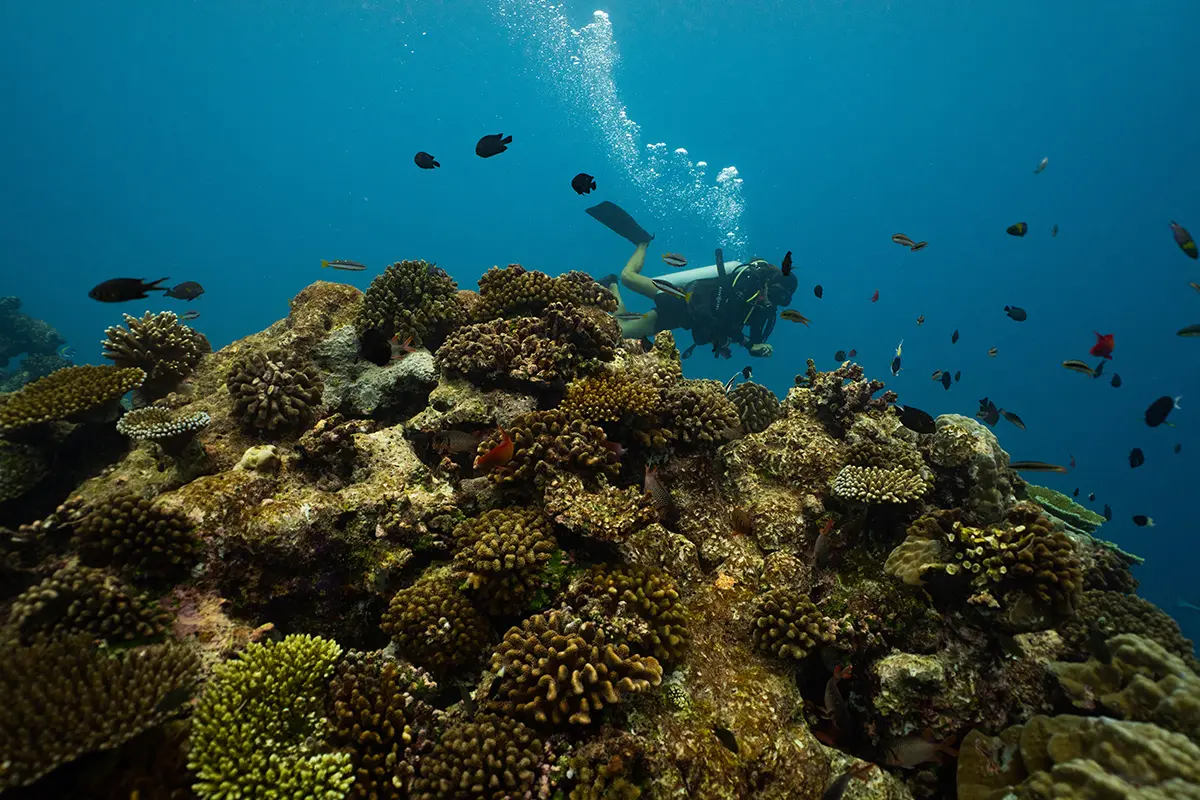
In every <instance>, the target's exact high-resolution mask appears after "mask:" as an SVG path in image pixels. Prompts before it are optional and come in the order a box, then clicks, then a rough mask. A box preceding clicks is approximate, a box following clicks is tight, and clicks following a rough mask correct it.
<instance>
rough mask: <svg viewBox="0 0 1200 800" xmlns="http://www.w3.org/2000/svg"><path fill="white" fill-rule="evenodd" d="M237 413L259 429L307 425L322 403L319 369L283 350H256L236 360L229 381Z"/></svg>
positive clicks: (230, 392)
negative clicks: (265, 351) (286, 353)
mask: <svg viewBox="0 0 1200 800" xmlns="http://www.w3.org/2000/svg"><path fill="white" fill-rule="evenodd" d="M225 385H226V386H227V387H229V394H230V396H231V397H232V398H233V406H234V413H235V414H237V415H238V416H239V417H241V420H242V422H243V423H244V424H245V425H246V426H247V427H251V428H257V429H258V430H265V431H275V430H277V429H280V428H295V427H298V426H302V425H305V424H307V423H308V422H309V421H310V420H311V419H312V418H313V417H314V416H315V415H316V413H317V409H318V408H319V406H320V403H321V392H322V384H321V376H320V375H319V374H318V373H317V371H316V369H315V368H314V367H312V366H311V365H309V364H305V363H304V362H302V361H300V360H299V359H297V358H295V357H293V356H291V355H285V354H284V353H282V352H279V351H273V352H270V353H266V354H261V353H253V354H251V355H249V356H248V357H246V358H242V359H239V360H237V361H235V362H234V363H233V366H232V368H231V369H230V371H229V377H228V378H227V379H226V381H225Z"/></svg>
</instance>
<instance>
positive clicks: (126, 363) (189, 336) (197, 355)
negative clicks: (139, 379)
mask: <svg viewBox="0 0 1200 800" xmlns="http://www.w3.org/2000/svg"><path fill="white" fill-rule="evenodd" d="M123 316H124V317H125V325H126V327H121V326H119V325H114V326H113V327H111V328H107V329H106V330H105V331H104V334H105V336H106V338H105V339H104V341H102V342H101V345H102V346H103V347H104V357H105V358H107V359H110V360H111V361H112V362H113V364H115V365H116V366H118V367H138V368H140V369H141V370H143V371H144V372H145V373H146V382H145V383H144V384H142V387H141V394H142V395H143V396H145V397H148V398H150V399H156V398H159V397H161V396H163V395H164V394H166V393H167V392H170V391H171V390H172V389H174V388H175V387H176V386H178V385H179V383H180V381H182V380H183V379H185V378H187V377H188V376H189V375H191V374H192V371H193V370H194V369H195V368H196V364H198V363H199V362H200V359H201V358H202V357H203V356H204V355H205V354H206V353H210V352H212V346H211V345H210V344H209V343H208V339H207V338H206V337H205V336H204V334H202V333H200V332H199V331H196V330H193V329H192V328H189V327H188V326H187V325H183V324H181V323H180V322H179V318H178V317H177V316H175V313H174V312H172V311H163V312H160V313H158V314H151V313H150V312H149V311H147V312H146V313H145V314H143V315H142V317H141V318H140V319H139V318H137V317H133V316H130V315H129V314H124V315H123Z"/></svg>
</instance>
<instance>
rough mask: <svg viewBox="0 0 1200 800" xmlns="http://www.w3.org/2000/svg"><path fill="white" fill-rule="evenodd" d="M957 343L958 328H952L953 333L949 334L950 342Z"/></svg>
mask: <svg viewBox="0 0 1200 800" xmlns="http://www.w3.org/2000/svg"><path fill="white" fill-rule="evenodd" d="M957 343H958V328H955V329H954V333H952V334H950V344H957Z"/></svg>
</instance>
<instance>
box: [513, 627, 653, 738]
mask: <svg viewBox="0 0 1200 800" xmlns="http://www.w3.org/2000/svg"><path fill="white" fill-rule="evenodd" d="M492 670H493V671H495V672H497V674H498V675H500V676H501V677H498V678H496V680H497V681H498V684H497V686H496V687H495V689H494V690H493V696H494V699H493V700H492V701H491V703H492V706H493V707H495V708H497V709H498V710H501V711H503V712H504V713H506V714H511V715H514V716H519V717H523V718H525V719H528V720H529V721H531V722H534V723H537V724H552V725H567V724H570V725H590V724H591V723H593V722H596V721H598V715H599V713H600V712H601V711H602V710H603V709H604V708H605V707H606V706H612V705H616V704H618V703H620V702H621V701H622V699H623V698H624V697H625V696H627V695H631V694H637V693H639V692H644V691H647V690H648V689H650V688H651V687H653V686H658V685H659V684H660V683H662V667H661V666H660V665H659V663H658V661H657V660H655V659H654V658H652V657H642V656H639V655H635V654H633V653H632V652H631V651H630V649H629V647H628V646H627V645H624V644H618V645H614V644H612V643H610V642H609V641H608V637H607V636H606V635H605V632H604V629H603V628H601V627H600V626H598V625H597V624H596V623H594V622H581V621H580V620H579V619H578V618H576V617H574V616H572V615H571V614H569V613H567V612H565V611H552V612H550V613H549V614H535V615H534V616H532V617H530V618H529V619H527V620H525V621H524V622H522V623H521V624H520V625H519V626H513V627H512V628H509V630H508V632H507V633H506V634H504V641H503V642H501V643H500V645H499V646H498V647H497V648H496V651H495V653H493V654H492Z"/></svg>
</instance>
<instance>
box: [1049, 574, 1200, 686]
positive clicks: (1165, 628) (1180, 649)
mask: <svg viewBox="0 0 1200 800" xmlns="http://www.w3.org/2000/svg"><path fill="white" fill-rule="evenodd" d="M1092 628H1096V629H1099V630H1101V631H1107V632H1110V633H1113V632H1121V633H1136V634H1138V635H1139V636H1144V637H1145V638H1147V639H1150V640H1152V641H1154V642H1157V643H1158V644H1160V645H1161V646H1162V647H1164V648H1165V649H1166V650H1167V651H1168V652H1170V653H1174V654H1175V655H1177V656H1179V657H1180V658H1182V659H1183V660H1184V663H1186V664H1187V665H1188V667H1189V668H1190V669H1191V670H1193V671H1195V672H1200V660H1198V659H1197V658H1196V655H1195V648H1194V646H1193V645H1192V641H1191V640H1190V639H1187V638H1185V637H1184V635H1183V633H1182V632H1181V631H1180V630H1179V623H1177V622H1176V621H1175V620H1173V619H1171V618H1170V617H1169V616H1168V615H1167V614H1166V613H1165V612H1164V611H1163V610H1162V609H1160V608H1159V607H1158V606H1156V605H1154V604H1153V603H1151V602H1149V601H1148V600H1144V599H1142V598H1141V597H1137V596H1136V595H1131V594H1125V593H1123V592H1112V591H1101V590H1091V591H1085V592H1084V593H1083V594H1082V595H1080V598H1079V603H1078V605H1077V608H1076V618H1075V619H1074V620H1070V621H1068V622H1066V623H1064V624H1063V625H1062V627H1061V628H1060V632H1061V633H1062V637H1063V639H1064V640H1065V641H1066V643H1067V646H1068V648H1069V649H1070V650H1072V651H1073V652H1074V653H1076V654H1083V653H1087V652H1088V651H1089V650H1090V644H1089V641H1088V640H1089V632H1090V630H1091V629H1092Z"/></svg>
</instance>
